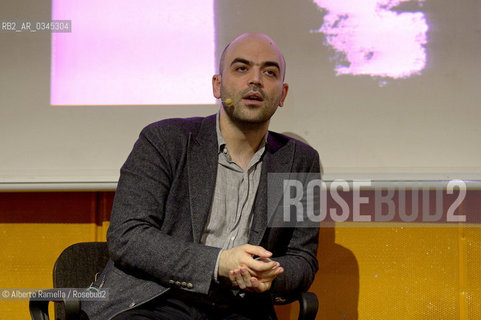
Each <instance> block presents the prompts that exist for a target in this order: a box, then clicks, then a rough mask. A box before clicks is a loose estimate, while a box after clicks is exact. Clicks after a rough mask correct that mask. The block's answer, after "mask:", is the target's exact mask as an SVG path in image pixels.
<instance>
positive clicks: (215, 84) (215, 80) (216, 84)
mask: <svg viewBox="0 0 481 320" xmlns="http://www.w3.org/2000/svg"><path fill="white" fill-rule="evenodd" d="M221 81H222V76H221V75H220V74H214V76H213V77H212V92H213V93H214V97H216V98H217V99H220V83H221Z"/></svg>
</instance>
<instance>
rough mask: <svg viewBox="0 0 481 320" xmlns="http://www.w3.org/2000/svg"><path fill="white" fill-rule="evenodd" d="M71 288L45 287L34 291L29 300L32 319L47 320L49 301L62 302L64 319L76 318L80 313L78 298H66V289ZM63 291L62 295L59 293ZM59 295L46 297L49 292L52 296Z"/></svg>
mask: <svg viewBox="0 0 481 320" xmlns="http://www.w3.org/2000/svg"><path fill="white" fill-rule="evenodd" d="M70 290H71V289H68V288H67V289H46V290H42V294H41V295H40V294H39V293H40V291H38V292H36V294H34V295H32V297H31V298H30V302H29V308H30V316H31V317H32V320H49V319H50V318H49V316H48V304H49V302H50V301H53V302H57V303H63V304H64V306H65V320H71V319H78V318H79V315H80V300H78V299H73V298H68V296H69V295H68V291H70ZM62 292H63V293H65V294H64V295H63V294H61V293H62ZM59 293H60V295H61V297H52V298H50V297H48V296H49V294H50V295H52V296H55V294H57V295H59Z"/></svg>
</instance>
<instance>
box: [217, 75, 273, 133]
mask: <svg viewBox="0 0 481 320" xmlns="http://www.w3.org/2000/svg"><path fill="white" fill-rule="evenodd" d="M249 91H258V92H260V93H261V94H262V96H263V98H264V101H263V103H262V105H258V106H250V105H246V104H245V103H244V102H243V101H242V97H243V96H244V95H245V94H246V93H247V92H249ZM228 98H230V99H232V100H233V103H232V104H230V105H227V104H226V103H225V102H224V101H225V100H226V99H228ZM221 99H222V101H223V102H222V106H223V108H224V111H225V113H226V114H227V115H228V117H229V119H230V120H231V121H232V122H234V123H237V124H240V125H243V126H261V125H265V124H266V123H268V122H269V120H270V119H271V117H272V116H273V115H274V113H275V112H276V110H277V106H278V105H279V102H280V97H275V98H274V99H269V97H268V96H267V95H266V94H265V93H264V92H263V91H262V89H259V88H250V89H247V90H244V91H242V92H241V93H238V94H236V93H233V92H229V91H227V90H226V89H225V88H224V87H223V86H222V85H221ZM256 109H258V110H256Z"/></svg>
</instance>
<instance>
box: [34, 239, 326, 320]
mask: <svg viewBox="0 0 481 320" xmlns="http://www.w3.org/2000/svg"><path fill="white" fill-rule="evenodd" d="M108 259H109V254H108V250H107V243H106V242H82V243H76V244H73V245H71V246H70V247H68V248H66V249H65V250H64V251H63V252H62V253H61V254H60V256H59V257H58V259H57V261H56V262H55V266H54V268H53V285H54V288H87V287H89V285H90V284H91V283H92V281H93V280H94V279H93V278H94V275H95V274H96V273H98V272H101V271H102V270H103V268H104V266H105V265H106V264H107V261H108ZM49 290H52V292H58V289H49ZM44 291H48V290H44ZM273 299H274V303H275V304H288V303H291V302H293V301H295V300H298V301H299V305H300V312H299V320H314V319H315V317H316V314H317V309H318V301H317V296H316V295H315V294H314V293H312V292H303V293H302V294H300V295H299V296H297V297H294V298H293V299H286V298H282V297H275V298H273ZM50 301H53V302H55V319H56V320H71V319H82V318H81V314H80V301H79V300H76V299H61V298H60V299H54V298H53V299H51V300H50ZM48 304H49V301H39V300H36V299H33V298H32V299H30V315H31V317H32V319H33V320H49V319H50V318H49V315H48Z"/></svg>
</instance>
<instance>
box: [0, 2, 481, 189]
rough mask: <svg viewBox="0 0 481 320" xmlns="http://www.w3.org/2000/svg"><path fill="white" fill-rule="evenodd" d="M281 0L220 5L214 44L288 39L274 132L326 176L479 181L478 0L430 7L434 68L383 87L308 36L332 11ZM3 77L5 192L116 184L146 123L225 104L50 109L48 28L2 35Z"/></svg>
mask: <svg viewBox="0 0 481 320" xmlns="http://www.w3.org/2000/svg"><path fill="white" fill-rule="evenodd" d="M276 3H277V4H276V6H275V7H273V6H272V2H271V1H254V0H249V1H236V0H223V1H217V3H216V13H217V18H216V24H217V31H216V38H217V43H216V45H217V48H218V51H220V50H221V49H222V48H223V46H224V45H225V44H226V43H227V42H228V41H229V40H230V39H232V38H233V37H235V36H236V35H238V34H240V33H242V32H246V31H261V32H266V33H268V34H269V35H271V37H272V38H273V39H274V40H276V42H278V44H279V46H280V47H281V49H282V50H283V52H284V54H285V57H286V60H287V79H286V80H287V82H289V84H290V90H289V95H288V99H287V103H286V106H285V107H284V108H282V109H280V110H279V111H278V113H277V114H276V115H275V119H274V120H273V122H272V126H271V128H272V129H273V130H275V131H281V132H292V133H295V134H297V135H299V136H301V137H302V138H304V139H305V140H307V141H308V142H309V143H310V144H311V145H312V146H314V147H315V148H316V149H317V150H318V151H319V153H320V155H321V161H322V164H323V166H324V171H325V173H326V174H327V176H330V177H340V176H344V177H346V176H349V175H351V176H354V174H364V175H367V176H382V177H383V178H390V177H399V173H410V174H411V175H405V177H407V176H409V177H413V178H416V177H424V176H426V175H427V176H430V177H435V178H452V177H458V178H459V177H464V178H473V179H474V178H478V179H479V177H481V165H480V161H479V159H481V148H480V147H479V140H480V138H481V129H480V125H479V121H480V119H481V109H480V107H479V105H480V101H481V81H480V80H481V79H480V78H481V61H480V60H481V59H480V52H481V24H480V22H479V21H480V15H481V10H480V8H481V5H480V3H479V1H477V0H463V1H450V0H436V1H434V0H427V1H426V6H425V8H424V10H426V12H427V16H428V22H429V24H430V31H429V44H428V46H427V54H428V65H427V68H426V69H425V70H424V71H423V73H422V74H421V75H419V76H415V77H411V78H409V79H406V80H392V81H388V85H387V86H384V87H380V86H379V79H373V78H370V77H367V76H363V77H352V76H342V77H336V75H335V73H334V71H333V68H334V63H333V62H331V60H330V59H329V57H330V55H332V51H330V50H329V49H328V48H327V47H326V46H324V45H323V42H322V41H323V38H322V35H321V34H320V33H312V32H310V30H313V29H317V28H319V27H320V25H321V24H322V16H323V14H322V12H320V11H319V10H317V6H315V5H314V4H313V3H312V2H311V1H310V0H309V1H308V0H306V1H300V0H282V1H278V2H276ZM50 6H51V5H50V2H49V1H46V0H25V1H14V0H7V1H2V2H1V4H0V17H1V19H3V20H5V19H13V20H22V19H38V20H49V19H50V14H51V11H50V10H51V8H50ZM113 12H114V11H113ZM73 23H75V22H74V21H73ZM217 54H219V53H217ZM0 70H1V71H0V189H4V190H8V189H12V190H13V189H41V188H67V189H82V188H83V189H89V188H113V187H114V186H115V182H116V180H117V178H118V171H119V168H120V166H121V165H122V163H123V161H124V160H125V158H126V156H127V155H128V152H129V151H130V150H131V148H132V145H133V143H134V141H135V140H136V138H137V136H138V133H139V131H140V129H141V128H142V127H143V126H145V125H146V124H148V123H150V122H153V121H156V120H159V119H164V118H169V117H188V116H198V115H201V116H202V115H208V114H211V113H214V112H215V111H216V110H217V109H218V106H215V105H213V106H85V107H73V106H65V107H59V106H50V104H49V90H50V88H49V81H50V74H49V73H50V35H49V34H48V33H36V34H29V33H13V34H12V33H0ZM205 81H208V82H210V81H211V75H209V74H206V75H205ZM179 85H181V84H179Z"/></svg>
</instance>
